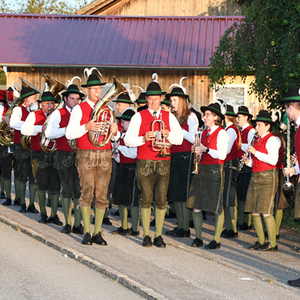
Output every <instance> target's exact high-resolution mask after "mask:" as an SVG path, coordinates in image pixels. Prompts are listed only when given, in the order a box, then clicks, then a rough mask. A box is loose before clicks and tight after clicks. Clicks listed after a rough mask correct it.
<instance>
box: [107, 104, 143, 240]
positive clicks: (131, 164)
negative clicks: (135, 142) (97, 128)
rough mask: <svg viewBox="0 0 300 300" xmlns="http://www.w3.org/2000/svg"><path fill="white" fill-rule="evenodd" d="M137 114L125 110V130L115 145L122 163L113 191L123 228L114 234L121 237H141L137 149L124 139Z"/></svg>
mask: <svg viewBox="0 0 300 300" xmlns="http://www.w3.org/2000/svg"><path fill="white" fill-rule="evenodd" d="M134 114H135V112H134V111H133V110H131V109H127V110H125V111H124V112H123V113H122V115H121V116H120V117H117V118H118V119H119V120H120V121H121V126H122V128H123V131H122V134H121V137H120V140H119V142H115V143H114V145H113V149H114V153H113V158H114V159H115V160H116V161H117V162H118V163H120V165H119V168H118V173H117V175H116V184H115V186H114V191H113V199H114V204H117V205H118V209H119V214H120V219H121V227H119V228H118V229H117V230H115V231H113V233H114V234H121V235H134V236H137V235H139V203H138V191H137V187H136V180H135V179H136V176H135V173H136V157H137V148H136V147H131V148H129V147H127V146H125V143H124V137H125V136H126V131H127V130H128V127H129V124H130V120H131V118H132V116H133V115H134ZM127 206H130V213H131V219H132V226H131V228H130V229H129V228H128V210H127Z"/></svg>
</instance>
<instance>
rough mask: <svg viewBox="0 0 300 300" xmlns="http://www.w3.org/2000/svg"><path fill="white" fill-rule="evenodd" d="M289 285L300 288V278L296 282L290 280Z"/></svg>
mask: <svg viewBox="0 0 300 300" xmlns="http://www.w3.org/2000/svg"><path fill="white" fill-rule="evenodd" d="M288 284H289V285H291V286H293V287H300V278H298V279H296V280H288Z"/></svg>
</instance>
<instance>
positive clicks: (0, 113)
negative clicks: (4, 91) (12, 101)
mask: <svg viewBox="0 0 300 300" xmlns="http://www.w3.org/2000/svg"><path fill="white" fill-rule="evenodd" d="M3 111H4V105H0V122H2V115H3Z"/></svg>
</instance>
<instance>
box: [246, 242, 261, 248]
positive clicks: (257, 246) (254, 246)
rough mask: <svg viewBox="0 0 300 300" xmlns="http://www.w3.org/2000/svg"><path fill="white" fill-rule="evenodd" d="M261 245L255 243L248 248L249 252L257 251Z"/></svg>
mask: <svg viewBox="0 0 300 300" xmlns="http://www.w3.org/2000/svg"><path fill="white" fill-rule="evenodd" d="M262 246H263V245H262V244H261V243H260V242H255V244H254V245H252V246H250V247H249V249H250V250H259V249H260V248H261V247H262Z"/></svg>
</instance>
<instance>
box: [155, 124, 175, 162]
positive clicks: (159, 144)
mask: <svg viewBox="0 0 300 300" xmlns="http://www.w3.org/2000/svg"><path fill="white" fill-rule="evenodd" d="M156 124H158V130H155V125H156ZM165 128H166V126H165V122H164V121H163V120H159V119H157V120H154V121H153V122H152V131H153V132H154V139H153V140H152V149H153V150H154V151H159V152H160V153H159V155H158V157H170V156H171V154H170V153H169V152H168V150H167V149H168V148H170V147H171V146H172V144H171V143H169V142H167V141H166V138H165V137H164V136H163V135H162V130H165Z"/></svg>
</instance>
